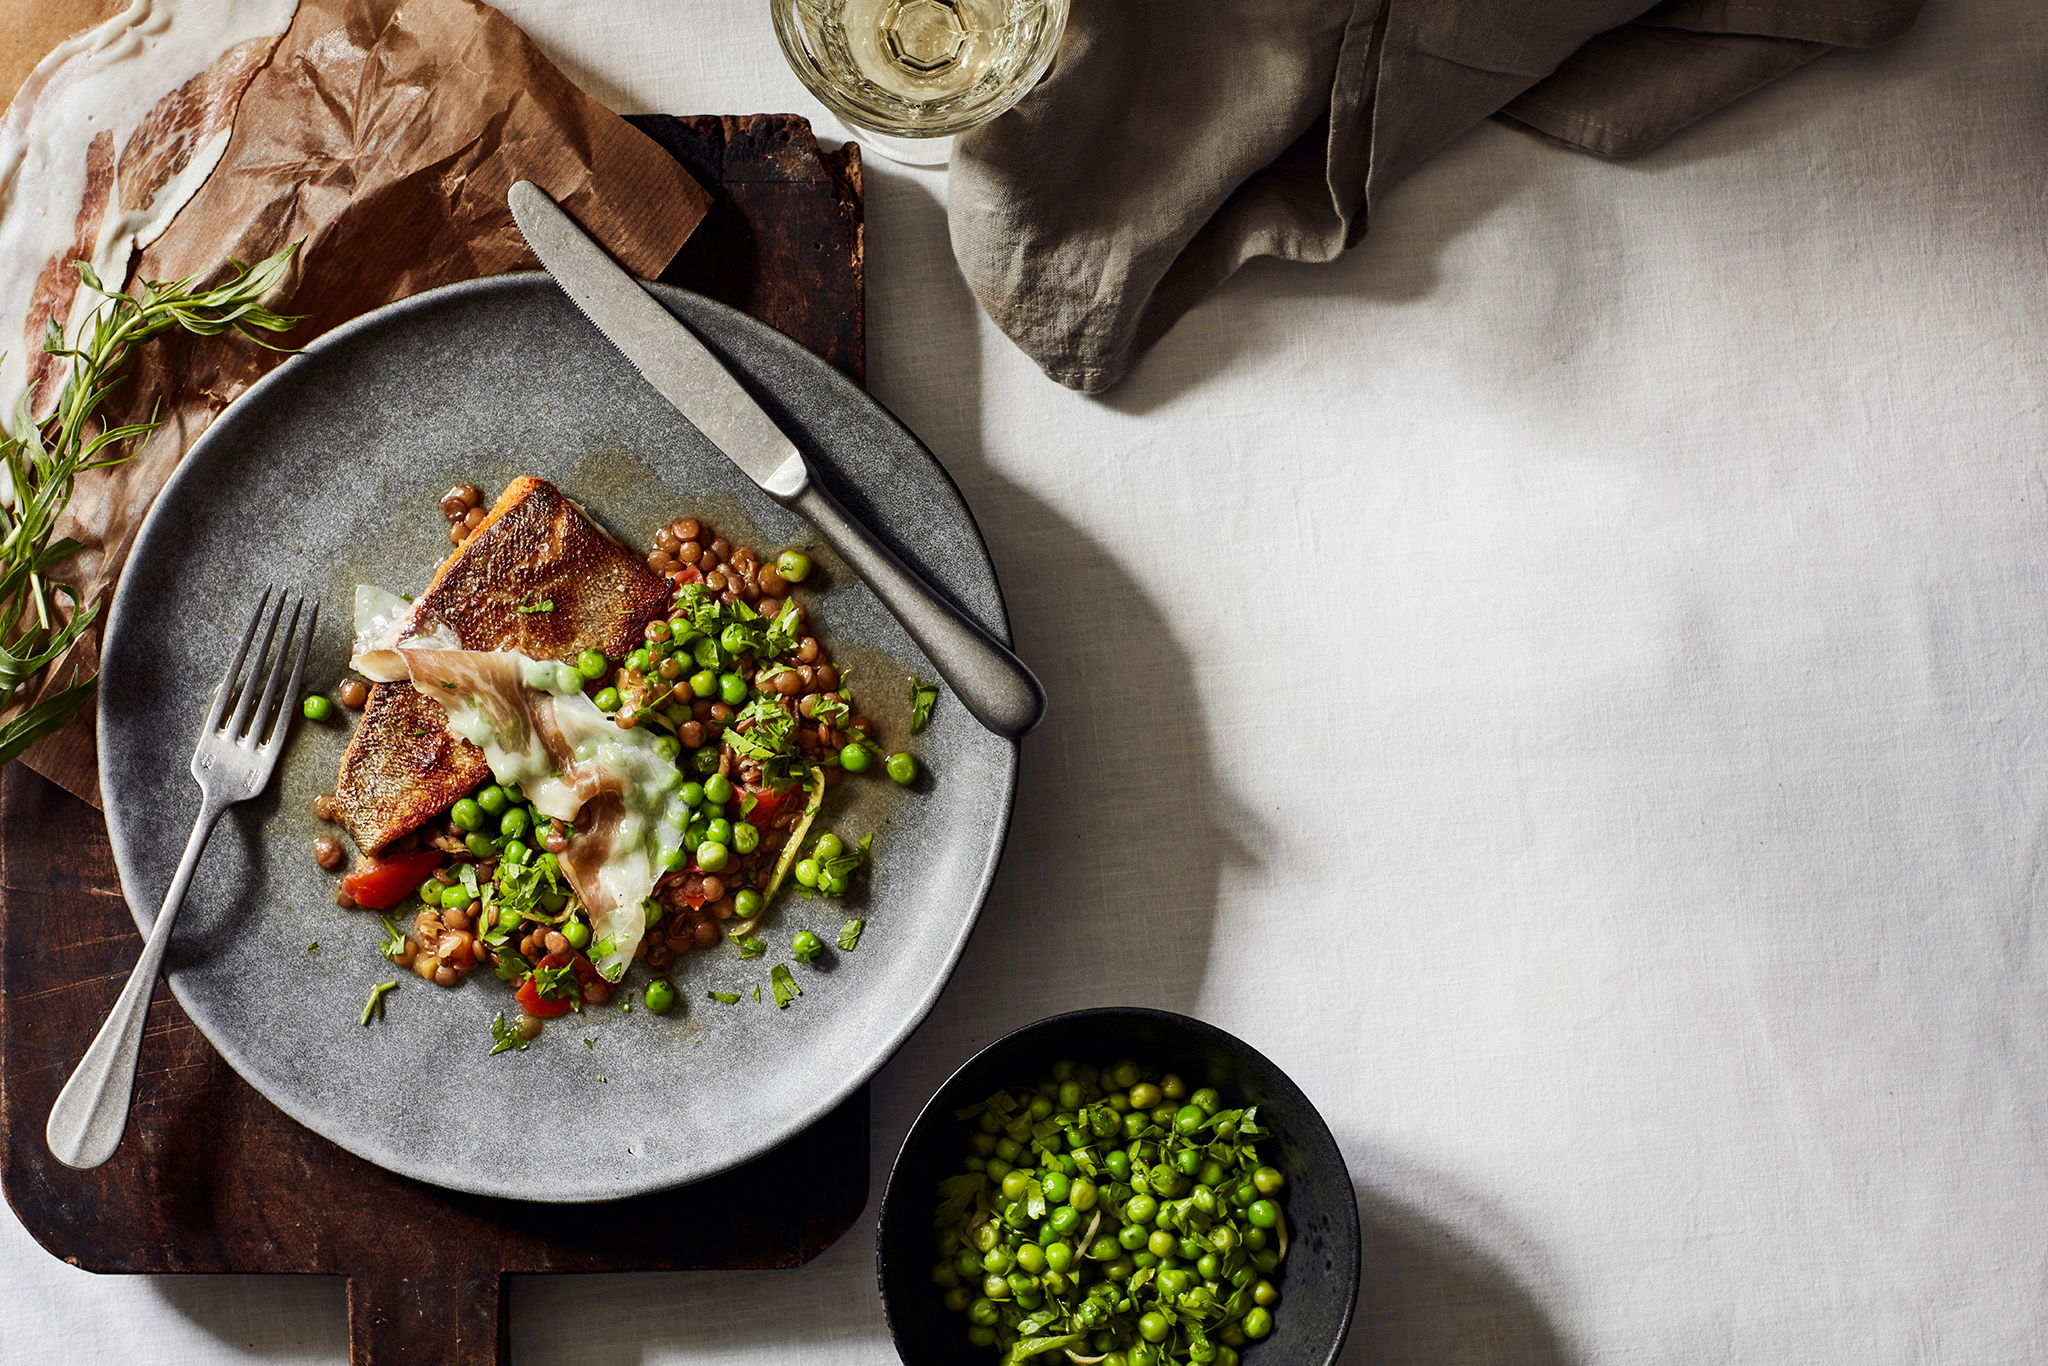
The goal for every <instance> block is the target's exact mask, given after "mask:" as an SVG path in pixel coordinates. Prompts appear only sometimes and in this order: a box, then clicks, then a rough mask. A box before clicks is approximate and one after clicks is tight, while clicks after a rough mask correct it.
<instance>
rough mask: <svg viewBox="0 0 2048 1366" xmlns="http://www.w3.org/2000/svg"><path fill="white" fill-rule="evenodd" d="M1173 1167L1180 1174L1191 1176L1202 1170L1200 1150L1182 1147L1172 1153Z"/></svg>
mask: <svg viewBox="0 0 2048 1366" xmlns="http://www.w3.org/2000/svg"><path fill="white" fill-rule="evenodd" d="M1173 1169H1174V1170H1175V1171H1177V1172H1179V1173H1180V1174H1181V1175H1182V1176H1193V1175H1194V1174H1195V1173H1196V1172H1198V1171H1200V1170H1202V1150H1201V1149H1200V1148H1182V1149H1181V1150H1180V1151H1179V1152H1177V1153H1175V1154H1174V1155H1173Z"/></svg>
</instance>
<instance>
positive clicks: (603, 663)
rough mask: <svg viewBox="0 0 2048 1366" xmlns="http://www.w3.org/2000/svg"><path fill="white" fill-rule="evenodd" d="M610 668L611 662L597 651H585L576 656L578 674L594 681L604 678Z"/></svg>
mask: <svg viewBox="0 0 2048 1366" xmlns="http://www.w3.org/2000/svg"><path fill="white" fill-rule="evenodd" d="M610 667H611V663H610V661H608V660H607V659H606V658H605V657H604V656H603V655H601V654H599V653H598V652H597V651H595V650H585V651H584V652H583V653H582V654H580V655H577V656H576V672H577V673H579V674H582V675H583V676H584V677H585V678H588V679H591V680H593V681H594V680H596V679H600V678H603V677H604V673H605V670H606V669H609V668H610Z"/></svg>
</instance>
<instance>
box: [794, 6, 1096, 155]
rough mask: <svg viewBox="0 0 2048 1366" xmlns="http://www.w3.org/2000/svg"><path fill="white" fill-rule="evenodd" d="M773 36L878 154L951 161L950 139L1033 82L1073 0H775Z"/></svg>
mask: <svg viewBox="0 0 2048 1366" xmlns="http://www.w3.org/2000/svg"><path fill="white" fill-rule="evenodd" d="M773 4H774V17H775V36H776V38H777V39H778V40H780V42H781V44H782V51H783V54H784V55H785V56H787V57H788V58H789V64H790V66H791V67H792V68H794V69H795V71H796V74H797V76H798V77H799V78H800V79H801V80H802V81H803V83H804V84H805V86H807V87H809V89H810V91H811V93H812V94H813V95H816V96H817V97H818V98H819V100H821V101H823V102H824V104H825V105H826V106H827V107H828V108H830V109H831V110H832V111H833V112H834V113H836V114H838V115H839V116H840V117H841V118H843V119H845V120H846V122H847V123H849V124H851V125H852V126H853V127H855V128H857V129H859V130H861V131H862V132H865V133H868V134H870V135H874V136H875V137H876V139H877V140H876V143H875V148H876V150H877V151H879V152H881V153H882V155H884V156H888V157H891V158H892V159H895V160H898V161H905V162H909V163H911V164H917V165H936V164H939V163H941V162H944V161H945V160H946V159H947V157H948V155H949V154H950V153H949V146H950V144H948V143H947V142H946V141H945V140H946V139H948V138H951V137H952V136H954V135H955V134H958V133H964V132H966V131H967V130H968V129H970V128H975V127H978V126H980V125H981V124H984V123H987V122H988V121H989V120H990V119H992V118H994V117H995V116H996V115H998V114H1000V113H1002V112H1003V111H1004V110H1006V109H1008V108H1009V107H1010V106H1011V105H1013V104H1015V103H1016V102H1017V101H1018V100H1020V99H1022V98H1024V96H1025V95H1026V94H1027V93H1028V92H1029V91H1030V90H1031V88H1032V87H1033V86H1035V85H1037V84H1038V82H1039V81H1040V80H1041V79H1042V78H1043V77H1044V75H1045V73H1046V71H1047V70H1048V69H1049V68H1050V67H1051V66H1052V61H1053V57H1054V55H1055V54H1056V53H1057V52H1058V51H1059V45H1060V35H1061V34H1063V33H1064V32H1065V31H1066V26H1067V6H1068V0H773Z"/></svg>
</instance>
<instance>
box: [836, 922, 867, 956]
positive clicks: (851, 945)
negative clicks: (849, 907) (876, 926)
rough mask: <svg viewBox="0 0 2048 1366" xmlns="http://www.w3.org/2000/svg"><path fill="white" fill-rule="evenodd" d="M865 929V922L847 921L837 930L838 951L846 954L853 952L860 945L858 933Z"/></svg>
mask: <svg viewBox="0 0 2048 1366" xmlns="http://www.w3.org/2000/svg"><path fill="white" fill-rule="evenodd" d="M867 927H868V922H867V921H865V920H861V919H858V918H855V919H853V920H849V921H847V922H846V924H845V925H843V926H841V927H840V930H839V947H840V949H841V950H842V951H844V952H847V953H851V952H853V950H854V949H855V948H856V947H858V946H859V944H860V932H861V931H862V930H864V929H866V928H867Z"/></svg>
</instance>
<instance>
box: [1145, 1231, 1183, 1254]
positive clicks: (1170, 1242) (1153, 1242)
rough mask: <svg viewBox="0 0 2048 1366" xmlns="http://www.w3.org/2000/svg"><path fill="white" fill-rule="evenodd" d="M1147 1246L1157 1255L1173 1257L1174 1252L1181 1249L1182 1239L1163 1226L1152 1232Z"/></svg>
mask: <svg viewBox="0 0 2048 1366" xmlns="http://www.w3.org/2000/svg"><path fill="white" fill-rule="evenodd" d="M1145 1247H1146V1249H1147V1250H1148V1251H1149V1252H1151V1254H1152V1255H1153V1256H1155V1257H1161V1258H1165V1257H1171V1256H1172V1255H1173V1254H1174V1253H1176V1252H1178V1251H1180V1239H1178V1238H1176V1237H1174V1236H1173V1235H1172V1234H1171V1233H1168V1232H1167V1231H1166V1230H1165V1229H1163V1228H1162V1229H1155V1230H1153V1232H1152V1236H1151V1237H1150V1238H1148V1239H1146V1241H1145Z"/></svg>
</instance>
